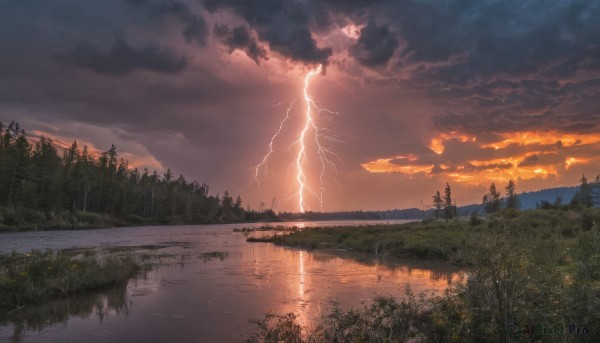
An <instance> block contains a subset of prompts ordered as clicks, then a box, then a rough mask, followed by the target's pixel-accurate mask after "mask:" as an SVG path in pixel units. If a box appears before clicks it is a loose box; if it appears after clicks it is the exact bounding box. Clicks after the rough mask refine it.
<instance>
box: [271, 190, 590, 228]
mask: <svg viewBox="0 0 600 343" xmlns="http://www.w3.org/2000/svg"><path fill="white" fill-rule="evenodd" d="M578 190H579V186H573V187H556V188H547V189H542V190H539V191H533V192H523V193H521V194H519V203H520V205H521V209H523V210H530V209H534V208H536V207H538V206H539V205H540V204H541V203H542V201H548V202H550V203H554V202H555V201H556V199H562V200H561V201H562V203H563V204H567V203H569V202H570V201H571V199H572V198H573V196H574V195H575V193H577V191H578ZM592 191H593V195H594V199H596V198H598V199H600V187H593V189H592ZM596 193H598V194H596ZM595 203H596V205H598V204H600V201H595ZM457 211H458V215H459V216H468V215H471V214H472V213H479V214H483V213H485V211H484V209H483V205H481V204H470V205H463V206H459V207H458V208H457ZM431 216H433V209H428V210H425V211H423V210H420V209H418V208H406V209H395V210H386V211H346V212H306V213H291V212H281V213H279V217H280V218H281V219H283V220H290V221H293V220H344V219H355V220H374V219H381V220H386V219H423V218H426V217H431Z"/></svg>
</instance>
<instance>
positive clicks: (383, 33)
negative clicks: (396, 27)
mask: <svg viewBox="0 0 600 343" xmlns="http://www.w3.org/2000/svg"><path fill="white" fill-rule="evenodd" d="M397 48H398V41H397V40H396V36H395V35H394V34H393V33H391V32H390V29H389V26H388V25H381V26H377V24H375V23H374V22H372V21H371V22H369V23H368V24H367V26H365V27H364V28H363V29H362V30H361V31H360V38H359V39H358V42H357V43H356V45H355V46H353V47H352V48H351V49H350V52H351V53H352V55H353V56H354V58H356V59H357V60H358V61H359V62H360V63H361V64H363V65H366V66H369V67H375V66H380V65H382V64H386V63H387V62H388V61H389V60H390V58H392V55H393V54H394V51H396V49H397Z"/></svg>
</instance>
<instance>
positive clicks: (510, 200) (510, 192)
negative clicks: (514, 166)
mask: <svg viewBox="0 0 600 343" xmlns="http://www.w3.org/2000/svg"><path fill="white" fill-rule="evenodd" d="M506 208H515V209H517V208H519V197H518V196H517V192H516V190H515V183H514V182H513V180H509V181H508V185H507V186H506Z"/></svg>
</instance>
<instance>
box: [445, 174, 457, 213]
mask: <svg viewBox="0 0 600 343" xmlns="http://www.w3.org/2000/svg"><path fill="white" fill-rule="evenodd" d="M455 215H456V206H454V205H453V204H452V190H451V189H450V185H449V184H448V183H446V189H445V190H444V219H446V221H448V219H452V218H454V216H455Z"/></svg>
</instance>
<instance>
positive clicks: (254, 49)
mask: <svg viewBox="0 0 600 343" xmlns="http://www.w3.org/2000/svg"><path fill="white" fill-rule="evenodd" d="M213 32H214V34H215V36H217V37H219V38H221V39H222V41H223V43H224V44H225V45H226V46H227V47H229V51H230V52H232V51H233V50H236V49H239V50H242V51H244V52H246V55H248V57H250V58H251V59H252V60H253V61H254V62H256V64H260V61H261V60H266V59H268V57H267V51H266V50H265V48H264V47H262V46H261V45H260V44H259V43H258V41H257V40H256V39H255V38H254V37H252V36H251V35H250V31H249V30H248V28H247V27H245V26H239V27H235V28H233V29H230V28H229V27H228V26H227V25H225V24H218V23H217V24H215V27H214V30H213Z"/></svg>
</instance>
